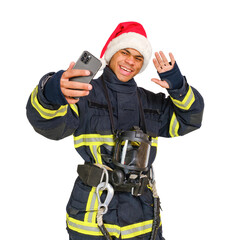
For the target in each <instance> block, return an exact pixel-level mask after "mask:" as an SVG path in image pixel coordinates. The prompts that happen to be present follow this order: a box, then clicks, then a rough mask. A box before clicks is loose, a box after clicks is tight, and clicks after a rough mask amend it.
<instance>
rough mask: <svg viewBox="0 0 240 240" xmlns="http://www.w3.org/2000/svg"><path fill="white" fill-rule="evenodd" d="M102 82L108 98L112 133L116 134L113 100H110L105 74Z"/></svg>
mask: <svg viewBox="0 0 240 240" xmlns="http://www.w3.org/2000/svg"><path fill="white" fill-rule="evenodd" d="M102 83H103V89H104V93H105V96H106V99H107V104H108V112H109V116H110V122H111V128H112V133H113V134H114V133H115V128H114V120H113V110H112V109H113V108H112V104H111V101H110V98H109V95H108V90H107V86H106V83H105V81H104V79H103V76H102Z"/></svg>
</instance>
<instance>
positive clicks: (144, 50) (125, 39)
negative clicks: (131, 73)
mask: <svg viewBox="0 0 240 240" xmlns="http://www.w3.org/2000/svg"><path fill="white" fill-rule="evenodd" d="M124 48H133V49H135V50H137V51H139V52H140V53H141V54H142V55H143V58H144V61H143V66H142V68H141V70H140V72H142V71H143V70H144V69H145V68H146V67H147V65H148V63H149V61H150V58H151V56H152V47H151V44H150V42H149V41H148V39H147V38H146V37H144V36H143V35H141V34H138V33H135V32H128V33H123V34H121V35H120V36H118V37H116V38H114V39H113V40H112V41H111V42H110V43H109V45H108V47H107V50H106V52H105V54H104V58H105V60H106V62H107V64H109V62H110V60H111V58H112V56H113V55H114V54H115V53H116V52H118V51H119V50H121V49H124Z"/></svg>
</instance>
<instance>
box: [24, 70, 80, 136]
mask: <svg viewBox="0 0 240 240" xmlns="http://www.w3.org/2000/svg"><path fill="white" fill-rule="evenodd" d="M56 74H57V73H54V72H51V73H48V74H46V75H44V76H43V77H42V78H41V80H40V82H39V84H38V86H37V87H36V88H35V89H34V90H33V92H32V93H31V95H30V97H29V99H28V103H27V107H26V110H27V118H28V120H29V122H30V124H31V125H32V126H33V128H34V129H35V131H36V132H38V133H39V134H41V135H43V136H45V137H47V138H49V139H53V140H59V139H62V138H64V137H67V136H69V135H72V134H73V133H74V131H75V129H77V127H78V122H79V121H78V107H77V105H75V104H70V105H69V104H65V105H58V104H52V103H50V102H49V101H48V100H47V98H46V97H45V96H44V92H43V89H44V85H45V84H46V82H47V81H48V80H49V79H50V78H52V77H54V76H56Z"/></svg>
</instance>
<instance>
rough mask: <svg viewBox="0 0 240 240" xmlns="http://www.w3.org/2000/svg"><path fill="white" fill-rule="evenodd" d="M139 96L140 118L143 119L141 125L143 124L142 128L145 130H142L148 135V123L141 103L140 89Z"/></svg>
mask: <svg viewBox="0 0 240 240" xmlns="http://www.w3.org/2000/svg"><path fill="white" fill-rule="evenodd" d="M137 95H138V102H139V110H140V111H139V112H140V118H141V123H142V128H143V129H142V130H143V132H144V133H147V128H146V121H145V116H144V111H143V106H142V101H141V98H140V93H139V88H137Z"/></svg>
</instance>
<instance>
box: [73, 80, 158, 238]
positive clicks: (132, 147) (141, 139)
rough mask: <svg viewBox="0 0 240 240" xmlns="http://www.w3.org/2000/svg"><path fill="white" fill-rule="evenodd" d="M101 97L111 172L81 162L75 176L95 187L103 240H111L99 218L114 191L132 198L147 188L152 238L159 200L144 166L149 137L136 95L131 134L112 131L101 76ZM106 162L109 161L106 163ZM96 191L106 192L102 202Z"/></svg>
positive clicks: (106, 168) (151, 173) (149, 142)
mask: <svg viewBox="0 0 240 240" xmlns="http://www.w3.org/2000/svg"><path fill="white" fill-rule="evenodd" d="M102 84H103V88H104V93H105V97H106V99H107V103H108V111H109V116H110V123H111V130H112V133H113V135H114V139H115V147H114V151H113V154H112V155H111V157H110V159H111V160H110V161H111V163H112V164H113V165H114V169H111V168H110V167H108V166H106V165H101V164H91V163H85V164H84V165H78V170H77V172H78V175H79V178H80V179H81V181H82V182H83V183H84V184H86V185H88V186H92V187H96V194H97V198H98V214H97V223H98V226H99V229H100V231H101V232H102V234H103V235H104V236H105V238H106V239H107V240H112V237H111V236H110V234H109V233H108V231H107V229H106V228H105V226H104V224H103V219H102V218H103V215H104V214H105V213H107V211H108V205H109V203H110V202H111V200H112V198H113V196H114V191H122V192H131V194H132V195H134V196H140V195H141V194H143V193H144V190H145V189H146V187H147V185H149V186H150V187H151V188H152V191H153V199H154V202H153V216H154V219H153V226H152V233H151V238H150V240H154V239H156V236H157V230H158V228H159V225H160V199H159V196H158V194H157V190H156V183H155V180H154V173H153V168H152V166H151V167H150V168H149V167H148V161H149V155H150V149H151V143H152V138H151V136H149V135H147V133H146V124H145V118H144V112H143V107H142V103H141V99H140V96H139V93H138V92H137V96H138V102H139V110H140V120H141V124H142V129H143V130H141V129H140V128H139V127H133V129H132V130H131V131H119V130H115V128H114V120H113V110H112V109H113V108H112V104H111V101H110V98H109V95H108V90H107V87H106V83H105V81H104V79H103V77H102ZM110 161H109V162H110ZM100 191H107V194H106V197H105V200H104V202H102V200H101V199H100Z"/></svg>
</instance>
